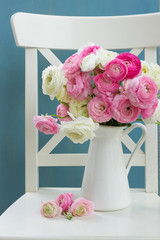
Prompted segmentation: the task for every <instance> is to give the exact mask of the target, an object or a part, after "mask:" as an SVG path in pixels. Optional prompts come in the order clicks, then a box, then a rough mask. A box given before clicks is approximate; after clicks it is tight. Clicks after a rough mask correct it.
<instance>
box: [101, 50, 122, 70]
mask: <svg viewBox="0 0 160 240" xmlns="http://www.w3.org/2000/svg"><path fill="white" fill-rule="evenodd" d="M96 55H97V56H98V58H99V61H100V64H99V67H100V68H101V69H103V70H104V69H105V65H106V63H108V62H110V61H111V60H113V59H115V58H116V57H117V56H118V53H116V52H112V51H108V50H105V49H103V48H99V49H98V50H97V52H96Z"/></svg>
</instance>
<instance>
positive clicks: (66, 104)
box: [59, 101, 69, 107]
mask: <svg viewBox="0 0 160 240" xmlns="http://www.w3.org/2000/svg"><path fill="white" fill-rule="evenodd" d="M59 102H60V103H61V104H63V105H65V106H67V107H69V104H68V103H65V102H62V101H59Z"/></svg>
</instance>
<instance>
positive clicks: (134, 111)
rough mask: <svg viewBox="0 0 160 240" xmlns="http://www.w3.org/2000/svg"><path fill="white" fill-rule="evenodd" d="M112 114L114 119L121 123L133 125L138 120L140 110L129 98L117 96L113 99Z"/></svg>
mask: <svg viewBox="0 0 160 240" xmlns="http://www.w3.org/2000/svg"><path fill="white" fill-rule="evenodd" d="M110 112H111V115H112V117H113V118H114V119H115V120H117V121H118V122H120V123H131V122H133V121H135V120H137V118H138V115H139V114H140V109H139V108H138V107H134V106H133V105H132V104H131V103H130V101H129V99H128V97H126V96H125V95H120V94H117V95H116V96H115V98H114V99H113V102H112V105H111V108H110Z"/></svg>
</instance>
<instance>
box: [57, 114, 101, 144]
mask: <svg viewBox="0 0 160 240" xmlns="http://www.w3.org/2000/svg"><path fill="white" fill-rule="evenodd" d="M70 116H71V115H70ZM98 127H99V124H98V123H94V122H93V120H92V119H91V118H86V117H79V118H76V119H74V120H73V121H69V122H62V125H61V128H60V130H61V132H63V133H64V135H65V136H67V137H68V138H69V139H71V140H72V142H74V143H84V142H86V141H87V140H89V139H90V140H92V139H93V138H94V137H95V136H96V135H95V133H94V131H95V130H96V129H98Z"/></svg>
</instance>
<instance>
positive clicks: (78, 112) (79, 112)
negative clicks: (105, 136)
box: [69, 98, 91, 118]
mask: <svg viewBox="0 0 160 240" xmlns="http://www.w3.org/2000/svg"><path fill="white" fill-rule="evenodd" d="M90 100H91V98H86V99H84V100H82V101H78V100H76V99H74V98H72V99H71V101H70V103H69V111H70V112H71V113H72V114H73V116H74V117H75V118H78V117H80V116H83V117H88V116H89V114H88V108H87V104H88V103H89V101H90Z"/></svg>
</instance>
